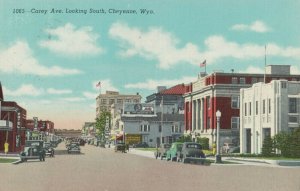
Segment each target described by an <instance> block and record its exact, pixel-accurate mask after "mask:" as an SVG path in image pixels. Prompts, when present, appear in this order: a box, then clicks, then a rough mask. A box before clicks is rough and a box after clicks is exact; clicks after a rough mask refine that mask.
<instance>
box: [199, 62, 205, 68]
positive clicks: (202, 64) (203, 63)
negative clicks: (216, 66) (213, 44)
mask: <svg viewBox="0 0 300 191" xmlns="http://www.w3.org/2000/svg"><path fill="white" fill-rule="evenodd" d="M205 66H206V60H204V61H203V62H202V63H200V67H201V68H202V67H205Z"/></svg>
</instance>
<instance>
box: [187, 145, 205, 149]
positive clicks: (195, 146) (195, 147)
mask: <svg viewBox="0 0 300 191" xmlns="http://www.w3.org/2000/svg"><path fill="white" fill-rule="evenodd" d="M186 148H194V149H201V146H200V145H198V144H187V145H186Z"/></svg>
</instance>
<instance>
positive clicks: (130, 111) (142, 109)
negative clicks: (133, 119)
mask: <svg viewBox="0 0 300 191" xmlns="http://www.w3.org/2000/svg"><path fill="white" fill-rule="evenodd" d="M123 115H135V116H136V115H142V116H145V115H146V116H147V115H149V116H150V115H151V116H153V115H155V113H154V105H153V104H149V103H125V104H124V110H123Z"/></svg>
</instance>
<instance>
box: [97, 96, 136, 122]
mask: <svg viewBox="0 0 300 191" xmlns="http://www.w3.org/2000/svg"><path fill="white" fill-rule="evenodd" d="M141 99H142V97H141V96H140V95H139V93H137V94H136V95H126V94H119V92H116V91H106V93H105V94H100V95H99V96H97V98H96V117H99V116H100V114H101V113H102V112H103V111H108V112H110V108H111V105H112V104H123V103H141Z"/></svg>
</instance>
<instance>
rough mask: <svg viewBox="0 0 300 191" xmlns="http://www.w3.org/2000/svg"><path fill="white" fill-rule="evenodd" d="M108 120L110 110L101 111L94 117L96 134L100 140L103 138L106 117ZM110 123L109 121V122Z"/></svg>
mask: <svg viewBox="0 0 300 191" xmlns="http://www.w3.org/2000/svg"><path fill="white" fill-rule="evenodd" d="M107 118H108V120H109V121H110V119H111V114H110V112H102V113H101V114H100V116H99V117H97V118H96V136H98V137H100V140H104V134H105V126H106V119H107ZM109 124H110V123H109Z"/></svg>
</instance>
